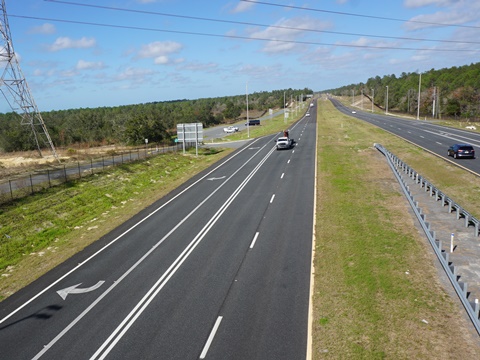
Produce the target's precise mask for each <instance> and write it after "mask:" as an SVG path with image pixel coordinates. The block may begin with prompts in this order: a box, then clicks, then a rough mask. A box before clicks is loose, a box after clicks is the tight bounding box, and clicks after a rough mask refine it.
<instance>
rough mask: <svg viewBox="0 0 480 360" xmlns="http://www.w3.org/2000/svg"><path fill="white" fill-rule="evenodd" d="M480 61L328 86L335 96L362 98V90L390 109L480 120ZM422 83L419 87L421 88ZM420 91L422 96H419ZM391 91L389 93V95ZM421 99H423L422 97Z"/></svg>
mask: <svg viewBox="0 0 480 360" xmlns="http://www.w3.org/2000/svg"><path fill="white" fill-rule="evenodd" d="M479 74H480V63H475V64H470V65H464V66H459V67H457V66H453V67H451V68H444V69H438V70H435V69H431V70H428V71H425V72H423V73H422V78H421V81H420V74H419V73H406V72H403V73H401V74H400V76H398V77H397V76H396V75H395V74H391V75H384V76H382V77H380V76H378V75H377V76H375V77H371V78H369V79H368V80H367V81H366V82H365V83H363V82H361V83H358V84H350V85H345V86H342V87H339V88H336V89H331V90H326V92H329V93H331V94H333V95H336V96H346V97H350V99H352V102H354V100H355V99H360V98H361V94H363V95H364V96H365V97H368V98H370V99H371V98H372V97H373V98H374V101H375V105H377V106H378V107H379V108H382V109H383V110H385V107H386V99H387V97H388V111H389V112H401V113H405V114H409V115H412V116H416V115H417V113H419V114H420V118H421V119H424V118H425V117H428V118H434V119H443V120H444V119H452V120H456V121H463V122H473V123H475V122H479V121H480V101H479V99H480V90H479V89H480V76H479ZM419 85H420V89H419ZM419 91H420V98H419ZM387 94H388V96H387ZM419 100H420V101H419Z"/></svg>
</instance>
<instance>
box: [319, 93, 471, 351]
mask: <svg viewBox="0 0 480 360" xmlns="http://www.w3.org/2000/svg"><path fill="white" fill-rule="evenodd" d="M317 117H318V119H317V120H318V179H317V183H318V196H317V218H316V247H315V260H314V266H315V269H314V270H315V288H314V314H315V315H314V319H313V357H314V359H324V358H325V359H457V358H458V359H463V358H474V357H478V356H479V355H480V352H479V348H478V343H476V342H475V335H474V334H472V333H471V331H470V330H469V327H468V323H467V322H466V321H465V318H464V316H463V315H462V312H461V309H460V308H459V306H458V304H456V303H455V302H454V300H453V299H452V298H451V296H450V295H449V294H448V293H447V292H446V290H445V289H444V288H443V287H442V285H441V283H440V281H439V280H438V273H437V269H436V268H435V266H434V261H435V259H434V256H433V254H432V250H431V249H429V247H428V245H427V242H426V239H424V238H423V237H422V236H421V235H420V234H419V232H418V229H417V228H416V226H415V222H414V220H413V218H412V215H411V211H410V209H409V207H408V203H407V201H406V199H405V198H404V197H403V195H402V194H401V193H400V187H399V186H398V184H397V182H396V180H394V177H393V175H392V173H391V170H390V168H389V167H388V165H387V162H386V160H385V158H384V157H383V155H381V154H380V153H379V152H378V151H377V150H375V149H374V148H373V143H374V142H378V143H381V144H382V145H384V146H385V147H386V148H387V149H389V150H390V151H392V152H394V153H395V151H399V152H401V153H402V154H407V153H415V152H417V153H418V149H417V148H415V147H414V146H412V145H410V144H406V143H405V142H404V141H402V140H400V139H398V138H397V137H395V136H393V135H390V134H388V133H386V132H384V131H383V130H380V129H378V128H376V127H373V126H371V125H369V124H367V123H365V122H362V121H359V120H356V119H353V118H351V117H348V116H345V115H343V114H341V113H340V112H338V111H336V110H335V109H334V108H333V106H332V105H331V103H330V102H323V101H320V106H318V114H317ZM432 161H437V160H436V159H432ZM407 163H408V162H407ZM417 170H418V171H419V172H421V169H417Z"/></svg>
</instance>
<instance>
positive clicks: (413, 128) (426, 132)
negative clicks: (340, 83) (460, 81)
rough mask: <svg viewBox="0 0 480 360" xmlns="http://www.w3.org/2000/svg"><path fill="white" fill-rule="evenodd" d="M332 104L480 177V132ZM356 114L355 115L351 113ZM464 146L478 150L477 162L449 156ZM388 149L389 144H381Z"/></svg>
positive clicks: (332, 99)
mask: <svg viewBox="0 0 480 360" xmlns="http://www.w3.org/2000/svg"><path fill="white" fill-rule="evenodd" d="M330 101H332V103H333V105H334V106H335V107H336V108H337V109H338V110H339V111H341V112H342V113H344V114H346V115H349V116H353V117H355V118H357V119H360V120H363V121H367V122H369V123H371V124H373V125H375V126H378V127H380V128H382V129H384V130H386V131H389V132H391V133H392V134H395V135H397V136H399V137H401V138H403V139H405V140H407V141H409V142H411V143H413V144H415V145H418V146H420V147H421V148H423V149H425V150H427V151H429V152H431V153H433V154H435V155H437V156H439V157H441V158H443V159H444V160H446V161H450V162H452V163H454V164H455V165H457V166H460V167H462V168H464V169H466V170H468V171H470V172H472V173H474V174H477V175H479V176H480V161H479V160H478V157H480V133H478V132H474V131H468V130H462V129H456V128H451V127H446V126H440V125H437V124H434V123H433V122H431V121H426V120H414V119H405V118H401V117H398V116H393V115H387V114H385V115H383V114H372V113H371V112H368V111H361V110H358V109H352V108H350V107H347V106H345V105H343V104H342V103H340V101H338V100H336V99H334V98H331V99H330ZM352 111H355V113H352ZM456 143H461V144H465V143H467V144H470V145H473V147H474V148H475V149H476V151H477V154H476V155H477V159H454V158H453V157H451V156H448V155H447V150H448V148H449V146H451V145H453V144H456ZM382 145H383V146H384V147H385V148H387V150H388V144H382Z"/></svg>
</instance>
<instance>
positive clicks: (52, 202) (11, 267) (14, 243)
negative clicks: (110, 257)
mask: <svg viewBox="0 0 480 360" xmlns="http://www.w3.org/2000/svg"><path fill="white" fill-rule="evenodd" d="M229 152H231V150H230V149H214V148H201V149H199V155H198V157H197V156H195V149H193V153H187V154H186V155H182V154H181V153H166V154H163V155H158V156H154V157H151V158H148V159H147V160H143V161H138V162H132V163H125V164H123V165H119V166H116V167H112V168H110V169H106V170H105V171H103V172H101V173H97V174H94V175H91V176H88V177H84V178H82V179H81V180H78V181H70V182H68V183H66V184H64V185H60V186H56V187H52V188H48V189H46V190H45V191H43V192H41V193H36V194H34V195H31V196H27V197H24V198H21V199H18V200H15V201H12V202H9V203H6V204H2V205H1V206H0V224H1V225H0V300H3V299H4V298H5V297H7V296H9V295H11V294H12V293H14V292H15V291H18V290H19V289H20V288H22V287H24V286H25V285H27V284H29V283H30V282H32V281H33V280H35V279H36V278H38V277H39V276H41V275H42V274H44V273H46V272H47V271H48V270H50V269H51V268H53V267H55V266H56V265H58V264H60V263H61V262H63V261H65V260H66V259H67V258H69V257H70V256H72V255H73V254H75V253H77V252H79V251H81V250H82V249H83V248H85V247H86V246H88V245H89V244H91V243H92V242H94V241H96V240H98V239H99V238H100V237H101V236H102V235H104V234H106V233H107V232H109V231H111V230H112V229H114V228H115V227H116V226H118V225H120V224H121V223H123V222H125V221H126V220H128V219H129V218H131V217H132V216H133V215H134V214H136V213H138V212H139V211H140V210H142V209H144V208H145V207H147V206H148V205H150V204H152V203H153V202H154V201H155V200H157V199H160V198H161V197H163V196H164V195H166V194H167V193H169V192H170V191H172V190H173V189H175V188H176V187H178V186H179V185H180V184H182V183H183V182H185V181H186V180H188V179H189V178H190V177H192V176H193V175H195V174H197V173H199V172H200V171H202V170H203V169H205V168H207V167H209V166H210V165H212V164H213V163H214V162H215V161H217V160H219V159H220V158H222V157H224V156H225V155H227V154H228V153H229Z"/></svg>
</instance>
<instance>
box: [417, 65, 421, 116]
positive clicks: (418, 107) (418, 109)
mask: <svg viewBox="0 0 480 360" xmlns="http://www.w3.org/2000/svg"><path fill="white" fill-rule="evenodd" d="M421 86H422V73H420V78H419V79H418V104H417V120H419V119H420V87H421Z"/></svg>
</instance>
